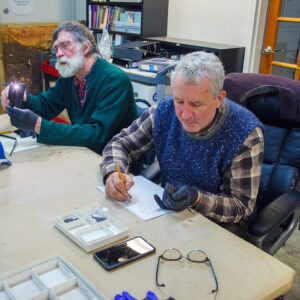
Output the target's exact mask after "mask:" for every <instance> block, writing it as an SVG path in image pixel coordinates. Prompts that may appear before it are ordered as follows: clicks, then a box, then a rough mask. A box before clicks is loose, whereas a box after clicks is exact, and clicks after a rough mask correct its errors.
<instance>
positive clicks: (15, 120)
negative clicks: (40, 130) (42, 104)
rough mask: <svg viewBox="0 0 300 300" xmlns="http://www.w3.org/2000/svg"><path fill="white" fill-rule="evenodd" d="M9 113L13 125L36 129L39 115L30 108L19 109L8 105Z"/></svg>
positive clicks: (25, 128)
mask: <svg viewBox="0 0 300 300" xmlns="http://www.w3.org/2000/svg"><path fill="white" fill-rule="evenodd" d="M6 109H7V113H8V115H9V117H10V123H11V125H13V126H15V127H17V128H19V129H24V130H30V131H34V128H35V124H36V121H37V119H38V117H39V116H38V115H37V114H36V113H34V112H32V111H31V110H29V109H19V108H16V107H11V106H7V107H6Z"/></svg>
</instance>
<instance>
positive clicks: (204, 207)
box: [193, 190, 210, 216]
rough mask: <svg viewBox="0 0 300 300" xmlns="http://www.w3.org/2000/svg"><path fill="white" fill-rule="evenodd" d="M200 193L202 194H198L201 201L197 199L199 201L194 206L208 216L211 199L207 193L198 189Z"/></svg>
mask: <svg viewBox="0 0 300 300" xmlns="http://www.w3.org/2000/svg"><path fill="white" fill-rule="evenodd" d="M198 193H199V195H200V196H199V195H198V199H199V201H198V199H197V201H198V202H197V203H196V205H194V206H193V208H194V209H195V210H197V211H198V212H201V214H203V215H204V216H206V215H207V214H208V213H209V212H210V205H209V204H210V199H209V198H208V197H207V196H206V195H205V193H203V192H201V191H200V190H198Z"/></svg>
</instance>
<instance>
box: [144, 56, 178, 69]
mask: <svg viewBox="0 0 300 300" xmlns="http://www.w3.org/2000/svg"><path fill="white" fill-rule="evenodd" d="M176 63H177V60H176V59H168V58H163V57H160V58H151V59H147V60H141V61H139V62H138V67H139V69H140V70H142V71H149V72H159V71H161V70H162V69H164V68H165V67H167V66H172V65H175V64H176Z"/></svg>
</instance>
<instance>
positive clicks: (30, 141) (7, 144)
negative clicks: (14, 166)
mask: <svg viewBox="0 0 300 300" xmlns="http://www.w3.org/2000/svg"><path fill="white" fill-rule="evenodd" d="M5 135H7V136H11V137H15V138H16V139H17V145H16V148H15V149H14V152H19V151H22V150H27V149H31V148H35V147H40V146H42V145H44V144H40V143H37V141H36V138H32V137H31V136H29V137H26V138H21V137H20V136H19V135H18V134H16V133H9V134H5ZM0 141H1V143H2V146H3V148H4V151H5V152H6V153H7V154H9V153H10V152H11V150H12V149H13V146H14V143H15V140H13V139H9V138H6V137H3V136H1V135H0Z"/></svg>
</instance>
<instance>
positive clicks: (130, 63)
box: [113, 57, 138, 69]
mask: <svg viewBox="0 0 300 300" xmlns="http://www.w3.org/2000/svg"><path fill="white" fill-rule="evenodd" d="M113 63H114V64H116V65H120V66H122V67H125V68H127V69H133V68H137V67H138V60H134V59H129V58H115V57H114V58H113Z"/></svg>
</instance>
